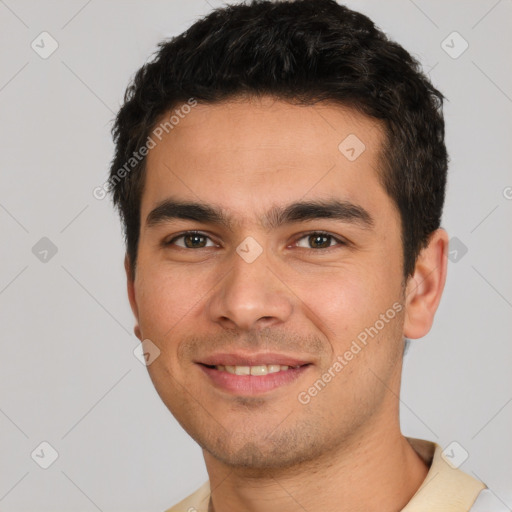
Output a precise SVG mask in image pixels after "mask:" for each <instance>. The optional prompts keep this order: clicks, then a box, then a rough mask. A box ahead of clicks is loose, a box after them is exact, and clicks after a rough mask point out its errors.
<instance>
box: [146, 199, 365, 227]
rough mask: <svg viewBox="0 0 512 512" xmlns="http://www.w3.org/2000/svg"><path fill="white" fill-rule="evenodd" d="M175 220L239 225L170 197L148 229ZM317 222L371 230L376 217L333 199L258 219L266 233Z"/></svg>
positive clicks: (215, 210)
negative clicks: (334, 220)
mask: <svg viewBox="0 0 512 512" xmlns="http://www.w3.org/2000/svg"><path fill="white" fill-rule="evenodd" d="M173 219H185V220H194V221H197V222H202V223H206V224H215V225H219V226H224V227H225V228H227V229H229V230H231V231H233V228H234V227H235V225H236V224H238V222H236V221H235V220H234V219H233V218H231V217H229V216H228V215H226V214H225V213H224V212H223V211H222V209H221V208H219V207H218V206H215V205H212V204H206V203H201V202H190V201H180V200H176V199H172V198H168V199H165V200H164V201H162V202H161V203H159V204H158V205H157V206H156V207H155V208H154V209H153V210H151V212H150V213H149V214H148V216H147V218H146V227H148V228H151V227H154V226H157V225H160V224H163V223H165V222H168V221H171V220H173ZM316 219H336V220H340V221H343V222H347V223H351V224H357V225H359V226H360V227H361V228H363V229H371V228H372V227H373V226H374V224H375V222H374V219H373V217H372V216H371V215H370V213H368V211H367V210H365V209H364V208H363V207H362V206H359V205H356V204H354V203H351V202H349V201H342V200H339V199H334V198H332V199H326V200H325V199H324V200H314V201H299V202H295V203H291V204H289V205H286V206H273V207H272V208H270V210H268V211H267V212H266V214H265V215H264V216H263V217H262V218H260V219H259V220H260V223H261V225H262V226H263V227H264V228H265V229H266V230H272V229H276V228H278V227H280V226H283V225H285V224H292V223H297V222H305V221H308V220H316Z"/></svg>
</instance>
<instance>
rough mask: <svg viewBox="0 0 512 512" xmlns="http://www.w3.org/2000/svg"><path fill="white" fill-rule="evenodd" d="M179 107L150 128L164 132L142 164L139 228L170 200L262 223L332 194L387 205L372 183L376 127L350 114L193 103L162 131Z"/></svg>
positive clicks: (280, 104)
mask: <svg viewBox="0 0 512 512" xmlns="http://www.w3.org/2000/svg"><path fill="white" fill-rule="evenodd" d="M176 109H179V106H177V107H175V109H173V111H172V112H168V113H166V114H165V115H164V116H162V118H161V119H160V120H159V122H158V123H157V124H156V126H157V127H158V126H161V127H164V128H165V127H167V129H166V130H165V129H164V130H160V131H161V132H163V133H161V134H160V139H161V140H158V139H155V142H156V145H155V147H153V148H152V149H151V150H150V151H149V153H148V156H147V162H146V178H145V187H144V194H143V200H142V205H141V206H142V207H141V219H142V223H143V222H144V219H145V218H146V217H147V215H148V213H149V212H150V210H151V209H152V208H154V207H155V206H156V205H157V204H159V203H160V202H162V201H163V200H165V199H166V197H168V196H173V197H180V198H182V199H184V200H194V201H197V200H201V202H203V203H208V202H210V203H215V204H217V205H219V204H220V205H222V206H223V207H224V208H225V209H226V211H228V212H229V211H232V212H234V213H235V212H236V213H238V214H241V215H242V216H243V217H245V215H247V216H248V217H249V212H250V210H253V211H254V214H255V215H256V216H258V217H259V218H261V214H262V212H264V211H266V210H268V208H269V207H271V206H275V205H276V204H289V203H290V202H292V201H297V200H298V199H300V198H302V199H313V198H320V199H322V198H327V197H329V198H330V197H332V196H333V195H335V196H337V197H339V198H340V199H342V200H346V201H350V202H352V203H357V202H359V203H360V202H361V201H363V202H365V203H366V204H367V206H369V207H370V208H371V207H372V203H377V202H378V201H383V200H386V198H387V196H386V195H385V193H384V191H383V189H382V187H381V185H380V180H379V172H380V170H379V167H380V165H381V148H382V144H383V140H384V137H385V134H384V128H383V125H382V124H381V123H380V122H378V121H377V120H374V119H371V118H369V117H367V116H364V115H362V114H360V113H358V112H356V111H355V110H353V109H350V108H347V107H343V106H340V105H335V104H327V103H317V104H315V105H308V106H303V105H292V104H290V103H287V102H284V101H281V100H276V99H274V98H269V97H263V98H259V99H256V98H252V99H247V98H245V99H237V100H230V101H225V102H221V103H216V104H197V106H195V107H193V108H191V109H187V110H189V111H188V113H187V114H182V115H181V116H180V117H179V118H178V116H174V117H173V121H174V122H173V123H172V124H169V123H167V125H165V124H164V123H165V122H166V121H168V120H169V119H170V116H171V115H172V114H173V112H175V110H176ZM387 199H388V200H389V198H387ZM374 206H377V205H376V204H375V205H374ZM235 220H237V221H238V222H241V221H243V220H244V219H243V218H241V217H240V216H239V217H238V219H235Z"/></svg>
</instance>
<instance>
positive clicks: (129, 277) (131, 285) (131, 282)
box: [124, 254, 142, 341]
mask: <svg viewBox="0 0 512 512" xmlns="http://www.w3.org/2000/svg"><path fill="white" fill-rule="evenodd" d="M124 269H125V272H126V288H127V291H128V300H129V301H130V307H131V308H132V312H133V315H134V316H135V326H134V328H133V332H134V333H135V336H137V338H139V340H141V341H142V333H141V331H140V327H139V308H138V307H137V300H136V298H135V279H134V278H133V272H132V265H131V264H130V259H129V257H128V254H126V255H125V257H124Z"/></svg>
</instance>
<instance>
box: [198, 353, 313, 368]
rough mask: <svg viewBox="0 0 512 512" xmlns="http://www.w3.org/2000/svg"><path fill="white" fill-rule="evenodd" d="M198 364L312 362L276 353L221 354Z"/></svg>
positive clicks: (204, 359) (291, 364)
mask: <svg viewBox="0 0 512 512" xmlns="http://www.w3.org/2000/svg"><path fill="white" fill-rule="evenodd" d="M197 362H198V363H200V364H205V365H208V366H221V365H222V366H226V365H227V366H258V365H263V364H265V365H270V364H279V365H282V366H302V365H305V364H309V363H310V361H305V360H303V359H299V358H297V357H293V356H288V355H286V354H277V353H274V352H264V353H259V354H242V353H236V354H235V353H231V354H228V353H219V354H212V355H210V356H208V357H204V358H202V359H201V360H200V361H197Z"/></svg>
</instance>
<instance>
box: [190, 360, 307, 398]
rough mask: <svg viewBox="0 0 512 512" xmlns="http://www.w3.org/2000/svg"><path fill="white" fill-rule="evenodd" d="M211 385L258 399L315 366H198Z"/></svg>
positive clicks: (224, 390)
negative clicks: (255, 396) (256, 396)
mask: <svg viewBox="0 0 512 512" xmlns="http://www.w3.org/2000/svg"><path fill="white" fill-rule="evenodd" d="M198 366H199V368H200V369H201V370H202V373H203V374H204V375H205V376H206V377H207V379H208V382H209V384H210V385H213V386H214V387H215V388H217V389H219V390H221V391H223V392H225V393H228V394H231V395H235V396H254V395H262V394H265V393H269V392H271V391H273V390H276V389H278V388H283V387H285V386H289V385H290V384H291V383H293V382H295V381H297V380H298V379H299V378H300V377H301V376H303V375H304V374H305V373H307V372H308V371H309V369H310V367H312V366H313V365H312V363H303V364H298V365H297V364H296V365H283V364H278V363H275V364H257V365H248V364H244V365H226V364H205V363H198Z"/></svg>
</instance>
